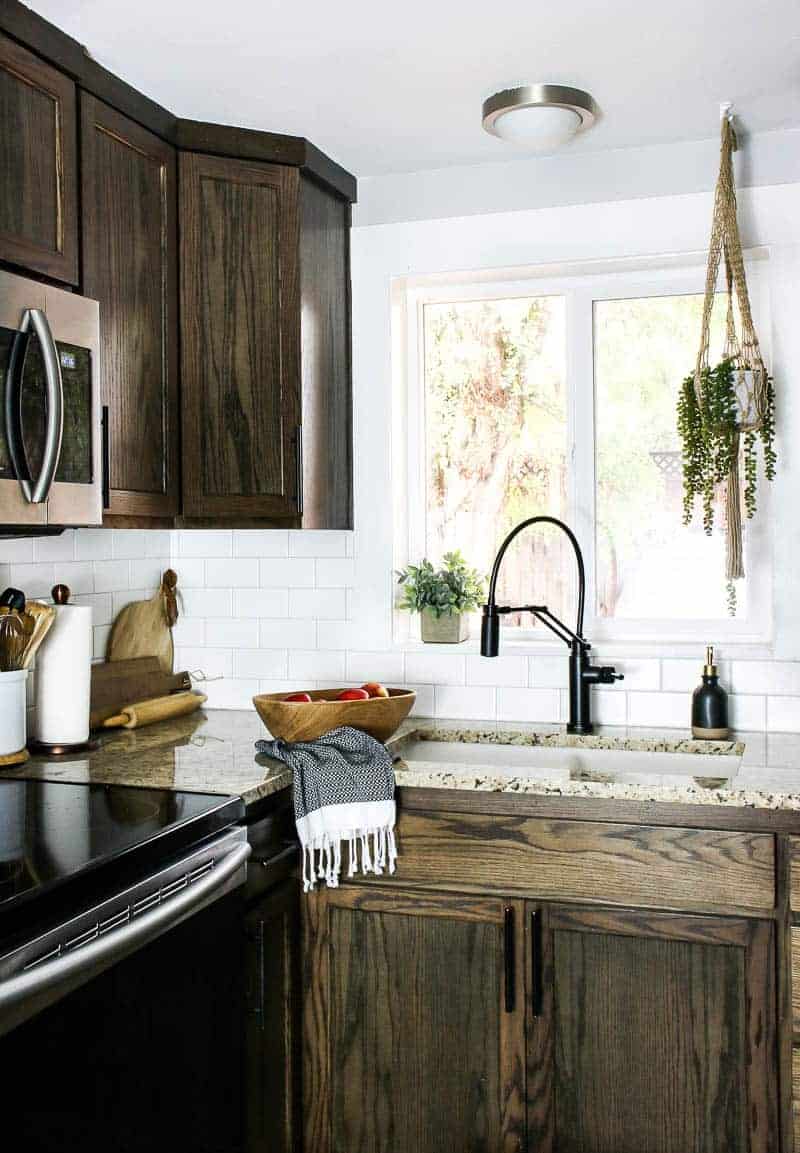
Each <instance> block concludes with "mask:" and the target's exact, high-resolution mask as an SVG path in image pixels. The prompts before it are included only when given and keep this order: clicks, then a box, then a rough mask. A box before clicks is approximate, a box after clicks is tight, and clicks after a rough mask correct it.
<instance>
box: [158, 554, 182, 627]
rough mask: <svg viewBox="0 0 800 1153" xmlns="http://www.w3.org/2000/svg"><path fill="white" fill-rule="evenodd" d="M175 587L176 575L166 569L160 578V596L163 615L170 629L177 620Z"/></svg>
mask: <svg viewBox="0 0 800 1153" xmlns="http://www.w3.org/2000/svg"><path fill="white" fill-rule="evenodd" d="M177 587H178V574H177V573H176V572H175V570H174V569H171V568H168V569H167V570H166V571H165V573H164V575H163V576H162V578H161V595H162V597H163V599H164V615H165V616H166V618H167V624H168V625H169V627H170V628H171V629H172V628H174V627H175V624H176V622H177V620H178V598H177V596H176V593H175V590H176V588H177Z"/></svg>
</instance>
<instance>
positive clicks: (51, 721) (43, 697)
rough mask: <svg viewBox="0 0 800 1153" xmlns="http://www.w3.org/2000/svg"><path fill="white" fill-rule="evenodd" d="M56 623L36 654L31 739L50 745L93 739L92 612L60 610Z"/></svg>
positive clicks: (79, 607)
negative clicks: (91, 727) (91, 703)
mask: <svg viewBox="0 0 800 1153" xmlns="http://www.w3.org/2000/svg"><path fill="white" fill-rule="evenodd" d="M55 610H56V619H55V620H54V621H53V626H52V628H51V629H50V632H49V633H48V634H47V636H46V637H45V639H44V641H43V642H42V647H41V648H40V649H39V652H38V653H37V654H36V671H35V673H34V703H35V708H34V716H33V724H32V729H33V736H34V738H35V739H36V740H37V741H42V742H43V743H45V744H48V745H78V744H82V743H83V742H84V741H87V740H88V739H89V696H90V691H91V668H92V610H91V608H90V607H89V606H87V605H70V604H64V605H56V606H55Z"/></svg>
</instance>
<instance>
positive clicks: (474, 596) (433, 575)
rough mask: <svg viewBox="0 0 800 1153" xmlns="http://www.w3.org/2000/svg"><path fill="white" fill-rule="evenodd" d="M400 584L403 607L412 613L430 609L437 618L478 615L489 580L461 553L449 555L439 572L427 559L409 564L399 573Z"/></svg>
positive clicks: (401, 605)
mask: <svg viewBox="0 0 800 1153" xmlns="http://www.w3.org/2000/svg"><path fill="white" fill-rule="evenodd" d="M397 583H398V584H399V585H401V586H402V596H401V599H400V601H399V602H398V607H399V608H401V609H405V610H406V611H407V612H412V613H421V612H423V611H424V610H425V609H429V610H430V611H431V612H432V613H433V614H434V615H435V616H436V617H437V618H438V617H441V616H445V615H447V616H454V615H455V614H457V613H471V612H475V611H476V609H478V608H480V606H481V604H482V603H483V599H484V591H485V578H484V577H482V576H481V575H480V573H479V572H478V571H477V569H473V568H470V567H469V566H468V565H467V562H466V561H465V560H464V558H463V556H462V555H461V553H460V552H459V551H458V550H456V551H455V552H448V553H445V555H444V557H443V558H442V567H441V568H439V569H436V568H434V566H433V565H432V564H431V562H430V561H429V560H427V559H425V560H423V561H422V562H421V563H420V564H418V565H412V564H410V565H408V566H407V567H406V568H404V569H403V570H402V571H401V572H398V574H397Z"/></svg>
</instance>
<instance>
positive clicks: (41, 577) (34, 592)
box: [8, 563, 91, 597]
mask: <svg viewBox="0 0 800 1153" xmlns="http://www.w3.org/2000/svg"><path fill="white" fill-rule="evenodd" d="M8 580H9V583H10V584H12V585H13V586H14V588H18V589H21V590H22V592H24V593H25V596H26V597H49V596H50V590H51V589H52V587H53V585H54V584H55V583H56V570H55V565H52V564H49V563H48V564H11V565H9V568H8ZM90 591H91V590H90Z"/></svg>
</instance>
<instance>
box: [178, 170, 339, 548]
mask: <svg viewBox="0 0 800 1153" xmlns="http://www.w3.org/2000/svg"><path fill="white" fill-rule="evenodd" d="M180 235H181V245H180V270H181V349H182V374H181V396H182V410H183V446H182V450H183V514H184V518H185V519H186V522H187V525H188V526H190V525H191V522H192V521H195V522H198V521H199V522H203V521H206V520H213V521H214V522H219V521H221V520H222V521H228V522H239V523H248V522H251V521H252V522H256V521H260V522H262V523H263V522H267V523H275V524H285V525H294V526H297V527H300V526H302V527H308V528H348V527H351V523H352V494H351V486H352V480H351V476H352V447H351V438H352V432H351V400H350V355H349V339H350V336H349V334H350V311H349V263H348V259H349V258H348V240H349V204H347V203H346V202H343V201H340V200H339V199H338V198H337V197H336V196H334V195H333V194H332V193H330V192H328V191H326V190H323V189H322V188H321V187H318V186H316V185H315V184H313V183H312V182H311V181H310V180H309V179H308V178H307V177H305V176H303V175H302V174H301V173H300V171H299V169H297V168H290V167H286V166H283V165H274V164H263V163H258V162H255V161H245V160H231V159H227V158H224V157H219V156H207V155H202V154H198V153H185V154H183V155H182V156H181V158H180Z"/></svg>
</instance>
